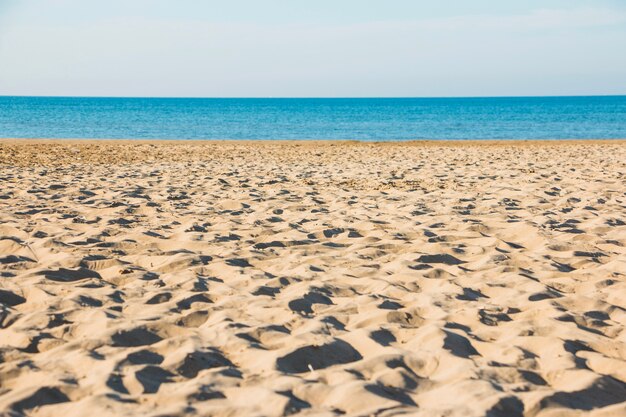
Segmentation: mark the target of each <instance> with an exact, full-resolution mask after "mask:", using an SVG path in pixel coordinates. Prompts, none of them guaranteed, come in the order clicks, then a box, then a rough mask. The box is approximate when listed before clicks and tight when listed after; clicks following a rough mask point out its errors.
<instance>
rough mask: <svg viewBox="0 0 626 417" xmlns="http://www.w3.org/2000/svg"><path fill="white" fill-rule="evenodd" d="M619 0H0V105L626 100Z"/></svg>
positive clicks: (624, 20)
mask: <svg viewBox="0 0 626 417" xmlns="http://www.w3.org/2000/svg"><path fill="white" fill-rule="evenodd" d="M625 51H626V0H526V1H523V2H518V1H512V0H511V1H502V0H499V1H498V0H472V1H468V0H437V1H435V0H428V1H427V0H316V1H313V0H309V1H304V0H301V1H300V0H227V1H226V0H107V1H102V0H100V1H96V0H0V95H63V96H159V97H167V96H177V97H362V96H366V97H381V96H413V97H432V96H502V95H587V94H589V95H591V94H626V53H625Z"/></svg>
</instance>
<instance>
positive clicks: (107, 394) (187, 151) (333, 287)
mask: <svg viewBox="0 0 626 417" xmlns="http://www.w3.org/2000/svg"><path fill="white" fill-rule="evenodd" d="M625 174H626V142H625V141H614V142H600V141H582V142H484V143H478V142H465V143H464V142H460V143H455V142H450V143H425V142H422V143H420V142H416V143H404V144H402V143H396V144H364V143H351V142H342V143H333V142H306V143H302V142H300V143H297V142H158V141H155V142H145V141H141V142H140V141H137V142H130V141H91V142H90V141H31V140H28V141H18V140H4V141H0V415H2V416H22V415H26V416H63V417H74V416H76V417H78V416H85V415H92V416H131V415H132V416H139V415H141V416H283V415H290V414H291V415H293V414H297V415H307V416H313V415H314V416H335V415H347V416H368V415H372V416H374V415H375V416H391V415H410V416H448V417H455V416H459V417H461V416H462V417H468V416H469V417H471V416H490V417H500V416H502V417H505V416H506V417H509V416H512V417H517V416H526V417H530V416H542V417H543V416H546V417H547V416H550V417H556V416H596V417H600V416H602V417H609V416H625V415H626V275H625V274H626V176H625Z"/></svg>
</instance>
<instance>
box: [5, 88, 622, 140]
mask: <svg viewBox="0 0 626 417" xmlns="http://www.w3.org/2000/svg"><path fill="white" fill-rule="evenodd" d="M0 137H5V138H7V137H10V138H111V139H357V140H378V141H392V140H409V139H612V138H626V96H602V97H511V98H372V99H367V98H363V99H349V98H345V99H343V98H342V99H295V98H294V99H186V98H180V99H175V98H71V97H56V98H52V97H0Z"/></svg>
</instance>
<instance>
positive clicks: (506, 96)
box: [0, 93, 626, 100]
mask: <svg viewBox="0 0 626 417" xmlns="http://www.w3.org/2000/svg"><path fill="white" fill-rule="evenodd" d="M591 97H626V93H623V94H563V95H494V96H489V95H486V96H100V95H76V96H74V95H4V94H0V98H94V99H173V100H372V99H444V100H445V99H500V98H502V99H506V98H591Z"/></svg>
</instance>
